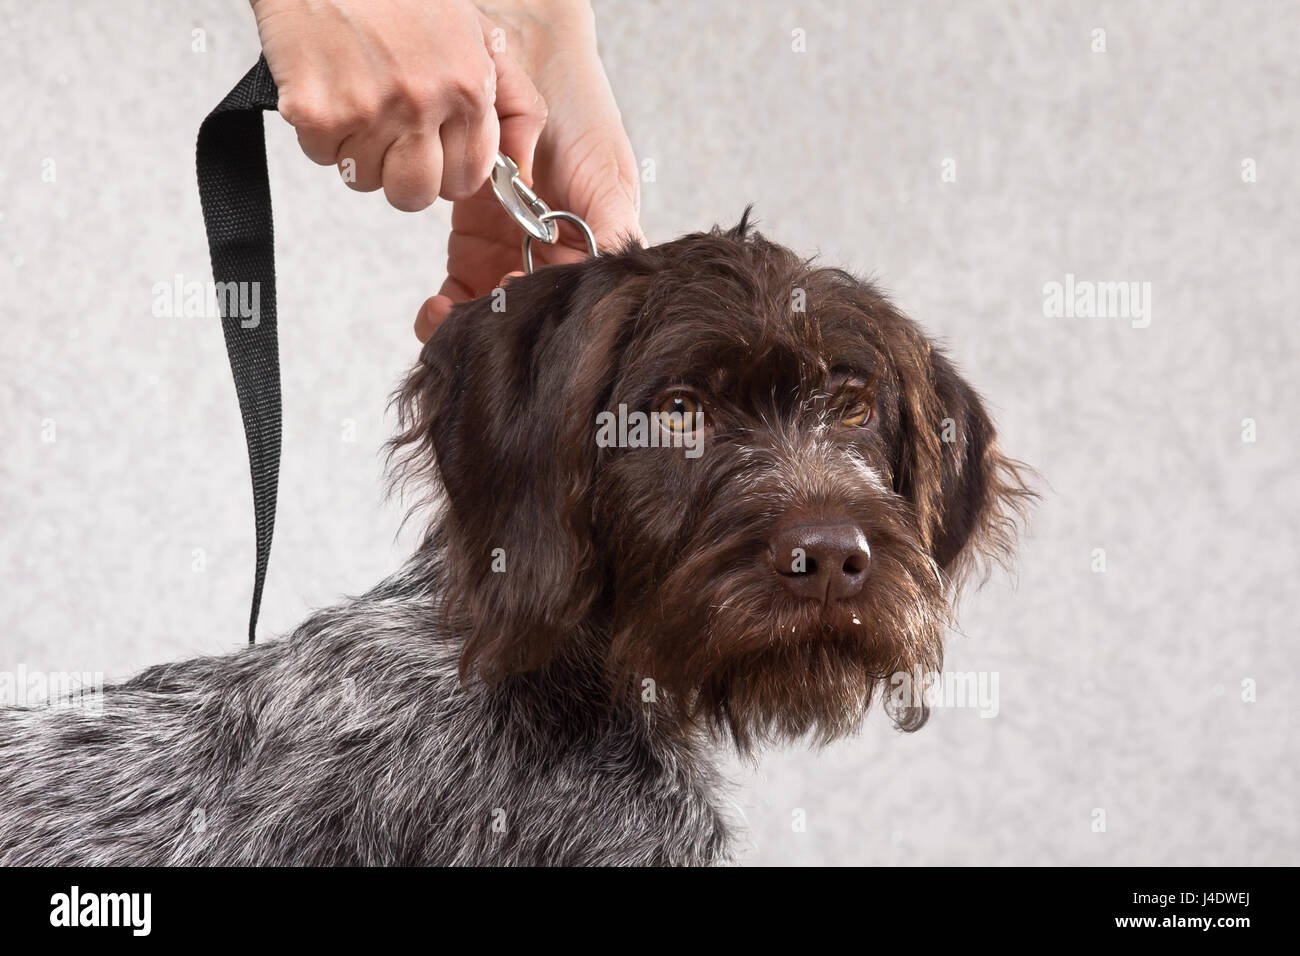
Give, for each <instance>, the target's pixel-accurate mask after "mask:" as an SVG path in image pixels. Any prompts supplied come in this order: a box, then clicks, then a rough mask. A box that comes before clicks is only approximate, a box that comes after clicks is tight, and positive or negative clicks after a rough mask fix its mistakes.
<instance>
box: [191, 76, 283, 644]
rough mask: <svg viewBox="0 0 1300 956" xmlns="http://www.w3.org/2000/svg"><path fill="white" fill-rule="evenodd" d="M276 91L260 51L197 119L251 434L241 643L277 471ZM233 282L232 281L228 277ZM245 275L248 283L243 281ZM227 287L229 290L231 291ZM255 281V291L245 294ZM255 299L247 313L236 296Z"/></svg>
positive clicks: (222, 300)
mask: <svg viewBox="0 0 1300 956" xmlns="http://www.w3.org/2000/svg"><path fill="white" fill-rule="evenodd" d="M278 99H279V95H278V91H277V90H276V87H275V81H274V80H273V79H272V78H271V71H270V70H269V69H268V68H267V65H266V58H265V57H261V58H259V59H258V61H257V65H256V66H255V67H253V68H252V69H251V70H249V71H248V74H247V75H246V76H245V77H244V78H243V79H242V80H240V81H239V83H238V85H237V86H236V87H235V88H234V89H233V90H231V91H230V93H229V94H228V95H227V96H226V98H225V99H224V100H222V101H221V105H219V106H218V107H217V108H216V109H214V110H213V111H212V112H211V113H209V114H208V117H207V119H205V120H204V121H203V125H202V126H200V127H199V141H198V147H197V150H196V153H197V155H196V167H197V170H198V178H199V199H200V201H201V202H202V204H203V226H204V228H205V229H206V230H207V233H208V252H209V253H210V255H211V257H212V278H213V281H214V282H216V283H217V303H218V307H219V308H220V310H221V330H222V332H223V333H224V335H225V338H226V354H227V355H228V356H229V358H230V371H231V374H232V375H233V376H234V379H235V394H236V395H237V396H238V397H239V412H240V415H242V416H243V419H244V437H245V439H246V440H247V442H248V467H249V472H250V473H251V475H252V480H253V516H254V521H255V528H256V534H257V570H256V572H255V575H254V578H253V606H252V610H251V611H250V613H249V617H248V643H249V644H253V643H255V642H256V640H257V613H258V610H259V609H260V607H261V604H262V586H263V584H264V583H265V581H266V567H267V563H268V561H269V560H270V557H271V535H272V532H273V531H274V530H275V498H276V488H277V485H278V482H279V478H280V427H281V426H280V418H281V408H280V349H279V344H278V342H277V339H276V332H275V241H274V231H273V228H272V223H271V184H270V180H269V178H268V176H267V169H266V136H265V132H264V130H263V127H262V113H263V111H265V110H274V109H276V105H277V102H278ZM231 283H233V285H231ZM245 283H247V284H249V285H245ZM232 290H233V291H232ZM252 290H256V294H255V295H254V294H252ZM241 302H242V303H248V302H256V303H257V305H258V308H257V309H256V310H251V311H252V312H253V313H254V314H251V315H245V314H243V311H242V310H241V309H240V307H239V306H240V303H241Z"/></svg>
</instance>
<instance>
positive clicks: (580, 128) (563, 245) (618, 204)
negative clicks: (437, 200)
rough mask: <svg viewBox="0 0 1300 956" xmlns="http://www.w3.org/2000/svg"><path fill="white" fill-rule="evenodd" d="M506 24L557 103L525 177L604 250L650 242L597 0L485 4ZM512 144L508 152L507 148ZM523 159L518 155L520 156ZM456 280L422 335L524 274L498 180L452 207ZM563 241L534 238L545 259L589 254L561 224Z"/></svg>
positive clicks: (426, 316) (431, 303)
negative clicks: (608, 73) (604, 56)
mask: <svg viewBox="0 0 1300 956" xmlns="http://www.w3.org/2000/svg"><path fill="white" fill-rule="evenodd" d="M485 12H486V13H487V14H488V15H489V16H490V17H491V19H492V21H493V22H494V23H498V24H500V25H501V26H502V27H503V28H504V29H505V31H506V36H507V38H508V44H507V45H508V48H509V49H510V50H511V51H513V52H514V53H515V54H516V56H517V58H518V61H519V62H522V64H523V65H524V66H525V68H526V69H527V70H528V72H529V75H530V76H531V77H532V79H533V82H534V83H535V84H536V86H537V88H538V89H539V91H541V93H542V96H543V97H544V98H545V99H546V102H547V106H548V108H549V119H548V121H547V123H546V127H545V128H544V129H543V130H542V134H541V138H540V139H539V140H538V143H537V151H536V155H535V158H534V159H533V161H532V163H531V164H529V163H528V162H526V161H523V162H519V166H520V169H521V171H522V172H523V173H524V178H525V179H526V180H527V179H529V173H530V172H531V173H532V177H531V182H532V186H533V189H534V191H535V192H536V193H537V194H538V195H539V196H541V197H542V199H544V200H545V201H546V202H547V204H548V205H549V206H551V208H553V209H565V210H568V211H569V212H572V213H575V214H577V215H578V216H580V217H582V219H583V220H585V221H586V223H587V224H588V225H589V226H590V227H591V229H592V231H593V232H594V233H595V236H596V242H597V245H598V246H599V247H600V248H602V249H609V248H611V247H614V246H617V245H620V244H621V243H622V242H623V241H624V240H626V239H633V240H636V241H641V240H642V234H641V226H640V194H639V178H638V176H637V165H636V156H635V154H634V153H633V152H632V145H631V143H630V142H629V141H628V137H627V132H626V131H625V130H624V128H623V121H622V118H621V117H620V116H619V112H618V106H617V105H616V104H615V102H614V94H613V91H612V90H611V89H610V86H609V81H608V80H607V79H606V77H605V71H604V68H603V67H602V66H601V64H600V59H599V57H598V55H597V53H596V32H595V24H594V19H593V17H592V15H591V10H590V7H589V6H588V5H587V4H586V3H585V2H579V3H575V2H573V0H503V2H498V3H494V4H492V5H490V6H487V7H486V8H485ZM507 152H508V151H507ZM512 158H514V159H516V160H517V161H518V159H519V158H518V157H513V156H512ZM451 227H452V232H451V236H450V238H449V239H448V242H447V279H446V281H445V282H444V283H443V285H442V289H441V290H440V292H439V293H438V295H435V296H433V297H432V298H431V299H429V300H428V301H426V302H425V303H424V305H423V306H421V308H420V310H419V314H418V315H417V316H416V321H415V334H416V337H417V338H419V339H420V341H421V342H424V341H427V340H428V338H429V336H430V335H432V334H433V330H434V329H435V328H436V327H437V326H438V324H439V323H441V322H442V320H443V319H444V318H446V316H447V313H448V312H450V311H451V308H452V306H453V305H455V304H456V303H457V302H464V301H467V300H469V299H472V298H476V297H478V296H481V295H486V294H487V293H488V292H490V291H491V290H492V289H493V288H494V287H495V286H497V285H499V284H501V283H502V282H503V281H504V280H505V279H508V278H510V277H511V276H512V275H518V274H519V273H518V272H515V271H512V270H517V269H518V268H519V266H520V244H521V241H522V239H523V233H522V232H521V231H520V229H519V227H518V226H517V225H516V224H515V223H514V221H513V220H511V219H510V217H509V216H508V215H507V214H506V212H505V210H504V209H502V208H501V204H500V203H499V202H498V201H497V200H496V197H495V196H494V195H493V193H492V189H491V186H490V184H489V185H487V186H485V187H484V188H482V189H480V190H479V191H478V192H477V193H476V194H475V195H473V196H471V197H469V198H466V199H462V200H459V201H458V202H456V203H455V204H454V205H453V207H452V215H451ZM558 228H559V230H560V241H559V242H558V243H556V244H555V245H553V246H552V245H547V244H545V243H537V242H535V243H533V251H534V259H535V261H536V262H537V263H538V265H548V264H554V263H557V262H576V261H578V260H581V259H583V258H585V257H586V256H587V255H588V250H587V246H586V243H585V241H584V239H583V238H582V236H581V235H580V234H579V232H578V231H577V230H576V229H574V228H573V227H572V226H570V225H569V224H567V223H560V224H559V226H558Z"/></svg>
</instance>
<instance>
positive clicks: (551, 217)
mask: <svg viewBox="0 0 1300 956" xmlns="http://www.w3.org/2000/svg"><path fill="white" fill-rule="evenodd" d="M537 218H538V220H540V222H541V223H542V227H543V228H544V229H552V228H553V229H555V238H556V239H557V240H558V239H559V237H560V229H559V227H558V226H552V225H551V223H553V222H554V221H555V220H557V219H563V220H564V221H565V222H571V223H573V224H574V225H575V226H577V227H578V228H579V229H581V230H582V235H583V238H584V239H586V240H587V249H588V251H589V252H590V253H591V255H593V256H594V255H597V254H598V250H597V248H596V234H595V233H593V232H592V231H591V227H590V226H588V225H587V224H586V223H585V222H584V221H583V220H582V217H581V216H576V215H574V214H573V213H571V212H565V211H564V210H562V209H555V210H551V209H548V210H547V211H546V212H544V213H542V214H541V215H540V216H538V217H537ZM546 241H547V242H554V241H555V240H546ZM532 244H533V237H532V236H531V235H526V236H524V271H525V272H527V273H528V274H529V275H532V274H533V249H532Z"/></svg>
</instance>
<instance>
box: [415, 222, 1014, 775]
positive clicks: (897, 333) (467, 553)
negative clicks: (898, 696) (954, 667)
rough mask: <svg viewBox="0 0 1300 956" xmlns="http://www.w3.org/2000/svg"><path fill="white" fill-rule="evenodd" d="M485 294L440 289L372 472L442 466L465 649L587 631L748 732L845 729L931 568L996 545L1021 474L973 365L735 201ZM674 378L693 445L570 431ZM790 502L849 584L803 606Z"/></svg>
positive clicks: (919, 604) (895, 644) (928, 646)
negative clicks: (848, 596)
mask: <svg viewBox="0 0 1300 956" xmlns="http://www.w3.org/2000/svg"><path fill="white" fill-rule="evenodd" d="M796 290H801V293H802V296H803V301H804V303H806V307H805V308H804V309H803V310H802V311H800V310H798V309H797V308H795V307H793V305H792V303H793V302H794V301H795V298H794V297H793V296H792V294H793V293H795V292H796ZM506 296H507V298H506V309H505V311H504V312H494V311H492V309H491V307H490V304H489V300H480V301H478V302H476V303H471V304H469V305H467V306H464V307H461V308H460V309H458V310H457V311H456V312H455V313H454V314H453V315H452V317H451V318H450V319H449V320H448V321H447V322H446V323H445V324H444V325H443V326H442V327H441V328H440V329H439V330H438V332H437V333H436V334H435V335H434V337H433V338H432V339H431V340H430V341H429V343H428V345H427V346H426V348H425V351H424V353H423V355H422V358H421V364H420V365H419V366H418V367H417V369H416V370H415V371H414V372H413V373H412V375H411V377H410V378H409V380H408V381H407V382H406V384H405V386H404V387H403V388H402V390H401V391H400V393H399V395H398V399H397V404H398V408H399V412H400V418H401V422H402V426H403V429H402V432H401V434H400V435H399V436H398V437H397V438H396V439H395V440H394V442H393V451H394V453H395V456H396V459H397V462H398V468H397V474H398V476H399V478H406V479H413V480H415V481H418V482H419V483H421V484H423V485H425V486H428V487H432V486H433V485H434V483H435V481H436V480H437V479H440V480H441V482H442V484H443V485H444V487H445V489H446V492H447V499H448V509H447V512H446V516H445V519H444V530H445V532H446V533H447V541H448V561H449V566H450V567H451V568H452V579H451V583H450V586H449V588H448V590H447V592H446V594H445V601H446V607H447V609H448V611H449V613H452V614H453V615H457V616H458V617H459V618H460V619H461V620H463V621H464V622H465V626H466V627H467V628H468V631H469V634H470V636H469V639H468V640H467V642H466V644H465V647H464V651H463V654H462V671H463V672H464V673H465V674H469V673H472V672H477V673H478V674H481V675H482V676H483V677H484V678H486V679H487V680H489V681H493V680H499V679H501V678H502V677H504V676H505V675H509V674H512V673H520V672H527V671H531V670H536V669H538V668H543V667H545V666H546V665H547V664H548V662H550V661H552V660H554V659H556V658H557V657H570V656H572V655H575V654H576V655H580V656H594V657H596V658H597V659H598V660H601V661H603V662H604V664H603V669H604V670H605V672H606V674H607V679H608V681H609V684H610V693H611V695H612V696H613V697H614V698H620V697H623V696H625V695H633V696H635V695H638V694H639V695H641V696H643V697H644V696H649V697H650V698H652V699H653V700H654V701H655V702H656V706H655V707H654V708H652V709H653V710H654V712H655V715H656V718H657V719H659V720H661V721H667V722H670V723H672V724H673V725H676V726H679V727H681V728H687V727H689V726H691V725H702V726H706V727H710V728H712V729H714V730H718V731H725V732H727V733H728V734H729V735H730V736H731V738H732V739H733V740H734V741H735V743H736V744H737V745H738V746H740V747H741V748H742V749H744V750H748V749H750V748H752V747H754V746H756V745H758V744H760V743H762V742H764V741H767V740H772V739H776V738H792V737H799V736H803V735H806V734H811V735H812V736H814V737H815V738H816V739H820V740H829V739H833V738H834V737H838V736H841V735H843V734H846V733H849V732H851V731H852V730H854V729H855V728H856V727H857V726H858V724H859V723H860V720H861V718H862V716H863V714H864V713H865V712H866V710H867V707H868V705H869V704H870V702H871V699H872V696H873V692H874V691H875V690H876V689H877V688H878V687H879V685H880V684H881V682H882V681H885V680H887V679H888V678H889V677H890V676H891V675H894V674H897V673H900V672H906V673H908V674H915V673H918V672H921V671H932V670H935V669H938V668H939V667H940V665H941V661H942V647H941V641H942V635H943V628H944V624H945V622H946V620H947V616H948V607H949V605H948V599H949V597H950V596H951V594H952V592H953V590H954V588H955V583H956V581H957V580H958V578H959V577H960V576H961V575H962V574H963V572H964V571H965V570H966V569H967V568H968V567H969V566H970V565H971V564H972V563H973V562H974V560H975V559H977V558H978V557H980V556H984V557H990V558H992V559H994V560H998V561H1003V562H1005V561H1007V560H1008V559H1009V557H1010V555H1011V552H1012V549H1013V546H1014V528H1015V517H1016V515H1017V514H1018V513H1019V512H1020V510H1021V509H1022V508H1023V506H1024V504H1025V502H1026V501H1027V500H1028V499H1029V497H1031V493H1030V492H1029V491H1028V490H1027V489H1026V488H1025V487H1024V484H1023V481H1022V472H1021V469H1020V466H1018V465H1017V464H1016V463H1015V462H1012V461H1010V460H1009V459H1007V458H1005V457H1004V456H1003V455H1002V454H1001V453H1000V452H999V451H998V448H997V443H996V438H995V434H994V428H993V425H992V423H991V421H990V419H989V417H988V415H987V413H986V412H985V410H984V407H983V404H982V403H981V401H980V399H979V397H978V396H977V395H976V393H975V392H974V390H973V389H972V388H971V387H970V386H969V385H968V384H967V383H966V382H965V381H964V380H963V379H962V378H961V377H960V376H959V375H958V374H957V372H956V370H955V369H954V368H953V366H952V364H951V363H950V362H949V361H948V359H947V358H946V357H945V356H944V355H943V354H942V352H941V351H940V350H939V349H938V348H937V347H935V346H934V345H933V344H932V343H931V342H930V340H929V339H928V338H927V337H926V336H925V335H924V334H923V333H922V332H921V330H920V329H919V328H918V327H917V326H916V325H915V324H914V323H912V322H911V321H910V320H908V319H907V318H906V317H904V316H903V315H902V314H901V313H899V312H898V311H897V310H896V309H895V308H894V307H893V306H892V304H891V303H890V302H889V301H888V300H887V299H886V298H885V297H884V296H883V295H881V294H880V293H879V292H878V291H877V290H876V289H875V288H873V287H872V286H871V285H869V284H867V283H864V282H861V281H859V280H857V279H855V278H854V277H852V276H850V275H848V274H846V273H844V272H841V271H839V270H834V269H825V268H817V267H815V266H814V265H812V264H810V263H808V262H806V261H804V260H801V259H799V258H798V257H796V256H795V255H794V254H793V253H791V252H790V251H789V250H787V249H785V248H783V247H781V246H778V245H776V244H774V243H771V242H769V241H767V240H766V239H764V238H763V237H761V236H759V235H757V234H755V233H752V232H751V231H750V230H749V229H748V228H747V225H746V223H745V222H744V221H742V223H741V225H740V226H739V227H737V228H736V229H734V230H731V231H728V232H721V231H719V230H714V231H712V232H710V233H699V234H694V235H690V236H686V237H684V238H682V239H679V240H677V241H675V242H670V243H666V244H664V245H660V246H655V247H652V248H648V249H646V248H639V247H630V248H627V249H625V250H623V251H622V252H620V253H618V254H616V255H609V256H604V257H602V258H600V259H598V260H595V261H592V262H588V263H584V264H581V265H572V266H562V267H555V268H550V269H546V270H543V271H542V272H540V273H538V274H536V275H532V276H528V277H524V278H520V279H516V280H513V281H512V282H511V283H510V284H509V286H508V287H507V293H506ZM844 370H849V371H851V372H852V373H853V374H854V375H855V376H857V377H858V378H860V379H862V380H865V381H868V382H870V384H871V389H872V391H873V400H874V404H875V417H874V420H873V422H872V424H871V426H870V427H868V428H862V429H850V428H845V427H841V426H838V425H837V423H836V421H835V417H834V414H833V413H832V412H831V410H830V409H829V407H828V399H829V398H830V390H831V389H832V388H833V381H832V380H833V379H834V378H835V377H836V376H837V375H842V373H843V372H844ZM681 385H685V386H690V387H691V388H692V389H693V390H694V391H695V392H696V393H697V394H699V395H700V396H702V397H703V400H704V403H705V407H706V421H707V423H708V429H709V430H708V433H707V439H706V441H705V444H704V452H703V454H702V456H701V457H699V458H698V459H694V460H690V459H687V458H686V457H685V456H684V455H683V453H682V452H681V451H680V450H668V449H661V448H630V449H629V448H600V447H597V443H596V441H595V433H596V417H597V414H598V413H600V412H602V411H614V410H616V409H617V407H618V405H619V404H620V403H622V404H625V405H626V406H627V407H628V408H630V409H641V410H649V409H650V407H651V406H652V403H653V402H654V399H655V397H656V395H659V394H661V393H662V392H663V390H664V389H669V388H672V387H674V386H681ZM489 450H490V452H489ZM794 512H806V513H810V514H816V515H826V514H829V515H833V516H835V517H837V518H844V519H847V520H850V521H852V522H854V523H856V524H857V525H858V526H859V527H860V528H862V529H863V531H864V532H865V533H866V535H867V538H868V540H869V541H870V544H871V568H870V577H869V579H868V581H867V585H866V587H865V589H864V590H863V593H862V594H861V595H859V596H858V597H856V598H854V599H853V600H852V601H848V602H840V603H839V604H838V605H835V606H827V607H824V608H823V607H821V606H818V605H816V604H810V603H809V602H808V601H806V600H802V601H801V600H798V599H795V598H792V597H791V596H790V595H788V594H786V593H784V592H783V591H782V590H781V588H780V587H779V585H778V583H777V581H776V579H775V576H774V574H773V572H772V568H771V565H770V559H768V558H766V557H765V555H766V552H767V547H768V544H767V543H768V538H769V536H770V534H771V532H772V529H773V527H774V526H775V525H776V523H778V522H779V521H780V520H782V518H783V517H784V516H786V515H788V514H791V513H794ZM495 549H501V550H500V551H495ZM494 551H495V553H497V554H504V555H505V560H506V561H507V571H506V572H505V573H498V572H494V571H493V570H492V569H491V565H492V559H493V554H494ZM855 619H856V621H857V623H854V620H855ZM578 633H582V634H584V635H589V636H588V637H587V638H584V639H583V640H581V641H580V640H578V638H576V636H575V635H576V634H578ZM893 716H894V718H895V720H896V721H897V722H898V724H899V726H900V727H903V728H905V729H915V728H916V727H919V726H920V725H921V724H922V723H924V720H925V717H926V713H925V710H924V707H907V708H903V709H900V710H898V711H897V712H895V713H893Z"/></svg>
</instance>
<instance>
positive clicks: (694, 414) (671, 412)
mask: <svg viewBox="0 0 1300 956" xmlns="http://www.w3.org/2000/svg"><path fill="white" fill-rule="evenodd" d="M703 410H704V406H702V405H701V404H700V402H699V400H698V399H697V398H696V397H695V396H694V395H691V394H689V393H687V392H673V393H672V394H670V395H668V396H667V397H666V398H664V399H663V400H662V401H661V402H659V404H658V405H656V406H655V414H656V416H657V417H658V418H659V421H660V422H662V423H663V426H664V427H665V428H667V429H669V430H670V431H674V432H693V431H695V428H696V425H697V424H698V422H699V414H698V413H700V412H702V411H703Z"/></svg>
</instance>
